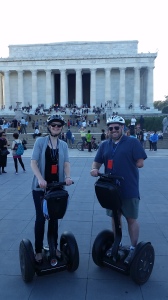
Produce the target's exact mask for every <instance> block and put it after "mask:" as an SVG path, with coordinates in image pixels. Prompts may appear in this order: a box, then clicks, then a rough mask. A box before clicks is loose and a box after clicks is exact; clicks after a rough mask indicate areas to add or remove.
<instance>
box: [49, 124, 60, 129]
mask: <svg viewBox="0 0 168 300" xmlns="http://www.w3.org/2000/svg"><path fill="white" fill-rule="evenodd" d="M50 126H51V127H58V128H60V127H62V124H50Z"/></svg>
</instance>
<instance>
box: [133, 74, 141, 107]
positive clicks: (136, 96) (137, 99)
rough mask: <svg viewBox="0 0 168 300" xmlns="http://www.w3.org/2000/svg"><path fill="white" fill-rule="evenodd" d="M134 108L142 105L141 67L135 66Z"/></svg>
mask: <svg viewBox="0 0 168 300" xmlns="http://www.w3.org/2000/svg"><path fill="white" fill-rule="evenodd" d="M132 105H133V108H135V107H136V108H139V107H140V68H134V100H133V103H132Z"/></svg>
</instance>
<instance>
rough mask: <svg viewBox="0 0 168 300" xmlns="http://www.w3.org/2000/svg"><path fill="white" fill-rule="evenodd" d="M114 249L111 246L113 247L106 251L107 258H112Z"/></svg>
mask: <svg viewBox="0 0 168 300" xmlns="http://www.w3.org/2000/svg"><path fill="white" fill-rule="evenodd" d="M112 249H113V246H111V247H110V248H109V249H108V250H107V251H106V256H107V257H111V253H112Z"/></svg>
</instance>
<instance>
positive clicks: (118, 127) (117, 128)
mask: <svg viewBox="0 0 168 300" xmlns="http://www.w3.org/2000/svg"><path fill="white" fill-rule="evenodd" d="M108 129H109V130H110V131H113V130H114V129H115V130H119V129H120V126H114V127H109V128H108Z"/></svg>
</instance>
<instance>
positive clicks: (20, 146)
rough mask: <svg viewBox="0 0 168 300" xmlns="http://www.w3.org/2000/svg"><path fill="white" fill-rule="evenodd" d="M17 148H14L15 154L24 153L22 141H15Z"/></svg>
mask: <svg viewBox="0 0 168 300" xmlns="http://www.w3.org/2000/svg"><path fill="white" fill-rule="evenodd" d="M16 145H17V148H16V155H18V156H20V155H22V154H23V153H24V147H23V145H22V143H16Z"/></svg>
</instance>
